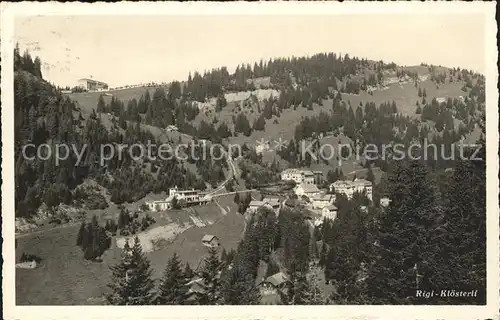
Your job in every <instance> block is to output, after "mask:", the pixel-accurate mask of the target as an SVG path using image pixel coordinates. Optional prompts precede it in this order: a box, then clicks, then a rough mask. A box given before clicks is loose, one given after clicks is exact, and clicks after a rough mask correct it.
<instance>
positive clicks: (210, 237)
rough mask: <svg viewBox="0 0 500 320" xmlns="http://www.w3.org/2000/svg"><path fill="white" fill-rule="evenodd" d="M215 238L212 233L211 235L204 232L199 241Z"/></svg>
mask: <svg viewBox="0 0 500 320" xmlns="http://www.w3.org/2000/svg"><path fill="white" fill-rule="evenodd" d="M214 238H215V239H217V237H216V236H214V235H211V234H206V235H204V236H203V238H202V239H201V241H203V242H205V241H212V240H213V239H214Z"/></svg>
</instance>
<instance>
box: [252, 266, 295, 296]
mask: <svg viewBox="0 0 500 320" xmlns="http://www.w3.org/2000/svg"><path fill="white" fill-rule="evenodd" d="M288 281H289V278H288V277H287V276H286V275H285V274H284V273H283V272H278V273H275V274H273V275H272V276H269V277H267V278H266V279H264V281H262V282H261V283H260V284H259V287H260V294H261V295H262V296H265V295H272V294H277V293H278V290H282V289H284V287H285V285H286V283H287V282H288Z"/></svg>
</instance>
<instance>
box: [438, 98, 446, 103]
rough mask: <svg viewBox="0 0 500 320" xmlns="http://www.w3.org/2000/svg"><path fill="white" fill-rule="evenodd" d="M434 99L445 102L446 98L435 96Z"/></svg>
mask: <svg viewBox="0 0 500 320" xmlns="http://www.w3.org/2000/svg"><path fill="white" fill-rule="evenodd" d="M436 101H437V103H444V102H446V98H444V97H439V98H436Z"/></svg>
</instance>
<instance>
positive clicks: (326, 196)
mask: <svg viewBox="0 0 500 320" xmlns="http://www.w3.org/2000/svg"><path fill="white" fill-rule="evenodd" d="M332 198H333V195H332V194H328V193H324V194H318V195H317V196H314V197H313V200H317V201H321V200H328V201H329V200H331V199H332Z"/></svg>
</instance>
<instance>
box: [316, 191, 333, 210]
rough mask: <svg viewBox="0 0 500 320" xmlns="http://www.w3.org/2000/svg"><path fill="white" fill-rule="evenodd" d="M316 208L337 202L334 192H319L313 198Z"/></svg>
mask: <svg viewBox="0 0 500 320" xmlns="http://www.w3.org/2000/svg"><path fill="white" fill-rule="evenodd" d="M311 202H312V206H313V208H314V209H323V208H324V207H327V206H329V205H331V204H332V203H333V202H335V196H334V195H332V194H318V195H316V196H314V197H312V199H311Z"/></svg>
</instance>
